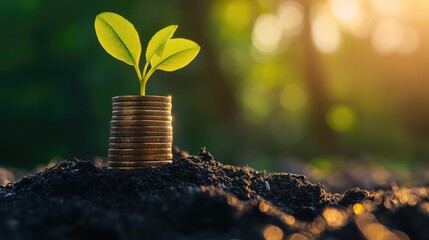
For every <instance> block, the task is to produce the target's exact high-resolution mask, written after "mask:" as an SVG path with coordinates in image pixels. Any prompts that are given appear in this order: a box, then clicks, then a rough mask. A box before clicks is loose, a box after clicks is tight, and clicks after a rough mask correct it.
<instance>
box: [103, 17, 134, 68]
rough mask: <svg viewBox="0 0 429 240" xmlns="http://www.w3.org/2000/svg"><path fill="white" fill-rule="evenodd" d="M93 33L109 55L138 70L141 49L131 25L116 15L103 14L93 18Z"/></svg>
mask: <svg viewBox="0 0 429 240" xmlns="http://www.w3.org/2000/svg"><path fill="white" fill-rule="evenodd" d="M95 32H96V34H97V37H98V41H100V44H101V46H103V48H104V49H105V50H106V51H107V52H108V53H109V54H110V55H112V56H113V57H115V58H117V59H119V60H121V61H123V62H125V63H127V64H129V65H133V66H134V67H135V68H138V65H139V60H140V55H141V51H142V49H141V44H140V38H139V35H138V33H137V31H136V29H135V28H134V26H133V24H131V23H130V22H129V21H128V20H126V19H125V18H123V17H121V16H120V15H118V14H116V13H111V12H104V13H100V14H98V15H97V17H96V18H95Z"/></svg>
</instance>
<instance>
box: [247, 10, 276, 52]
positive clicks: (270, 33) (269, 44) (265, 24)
mask: <svg viewBox="0 0 429 240" xmlns="http://www.w3.org/2000/svg"><path fill="white" fill-rule="evenodd" d="M281 38H282V26H281V24H280V21H279V20H278V18H277V17H276V16H275V15H273V14H263V15H260V16H259V17H258V19H256V22H255V26H254V28H253V33H252V42H253V45H254V46H255V48H257V49H258V50H259V51H261V52H267V53H270V52H273V51H275V50H276V49H277V47H278V45H279V43H280V40H281Z"/></svg>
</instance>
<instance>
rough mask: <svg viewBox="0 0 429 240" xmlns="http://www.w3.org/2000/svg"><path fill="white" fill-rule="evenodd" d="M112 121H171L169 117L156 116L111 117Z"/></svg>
mask: <svg viewBox="0 0 429 240" xmlns="http://www.w3.org/2000/svg"><path fill="white" fill-rule="evenodd" d="M112 120H158V121H172V120H173V118H172V117H171V116H156V115H129V116H112Z"/></svg>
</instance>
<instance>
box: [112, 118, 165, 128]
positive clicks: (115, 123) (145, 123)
mask: <svg viewBox="0 0 429 240" xmlns="http://www.w3.org/2000/svg"><path fill="white" fill-rule="evenodd" d="M110 126H158V127H171V121H156V120H112V121H110Z"/></svg>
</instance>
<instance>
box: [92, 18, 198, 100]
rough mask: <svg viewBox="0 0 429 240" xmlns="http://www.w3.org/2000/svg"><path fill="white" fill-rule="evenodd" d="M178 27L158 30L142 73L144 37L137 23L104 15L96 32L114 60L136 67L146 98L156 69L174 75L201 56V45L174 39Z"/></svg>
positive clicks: (173, 26)
mask: <svg viewBox="0 0 429 240" xmlns="http://www.w3.org/2000/svg"><path fill="white" fill-rule="evenodd" d="M177 27H178V26H177V25H171V26H168V27H166V28H163V29H161V30H160V31H158V32H157V33H156V34H155V35H154V36H153V37H152V38H151V40H150V41H149V43H148V46H147V49H146V54H145V58H146V63H145V65H144V67H143V70H142V71H140V65H139V62H140V56H141V52H142V48H141V43H140V38H139V34H138V32H137V30H136V29H135V28H134V26H133V24H132V23H130V22H129V21H128V20H126V19H125V18H123V17H122V16H120V15H118V14H116V13H111V12H103V13H100V14H98V15H97V17H96V18H95V32H96V34H97V38H98V41H99V42H100V44H101V46H102V47H103V48H104V49H105V50H106V51H107V52H108V53H109V54H110V55H112V56H113V57H114V58H116V59H119V60H121V61H123V62H125V63H126V64H128V65H131V66H133V67H134V69H135V71H136V73H137V77H138V79H139V81H140V95H142V96H145V95H146V83H147V81H148V79H149V78H150V77H151V76H152V74H153V73H154V72H155V71H156V70H162V71H166V72H172V71H175V70H178V69H180V68H183V67H185V66H186V65H188V64H189V63H190V62H191V61H192V60H194V58H195V57H196V56H197V55H198V53H199V51H200V49H201V48H200V46H199V45H198V44H196V43H195V42H193V41H191V40H188V39H183V38H172V37H173V34H174V33H175V32H176V30H177Z"/></svg>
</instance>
